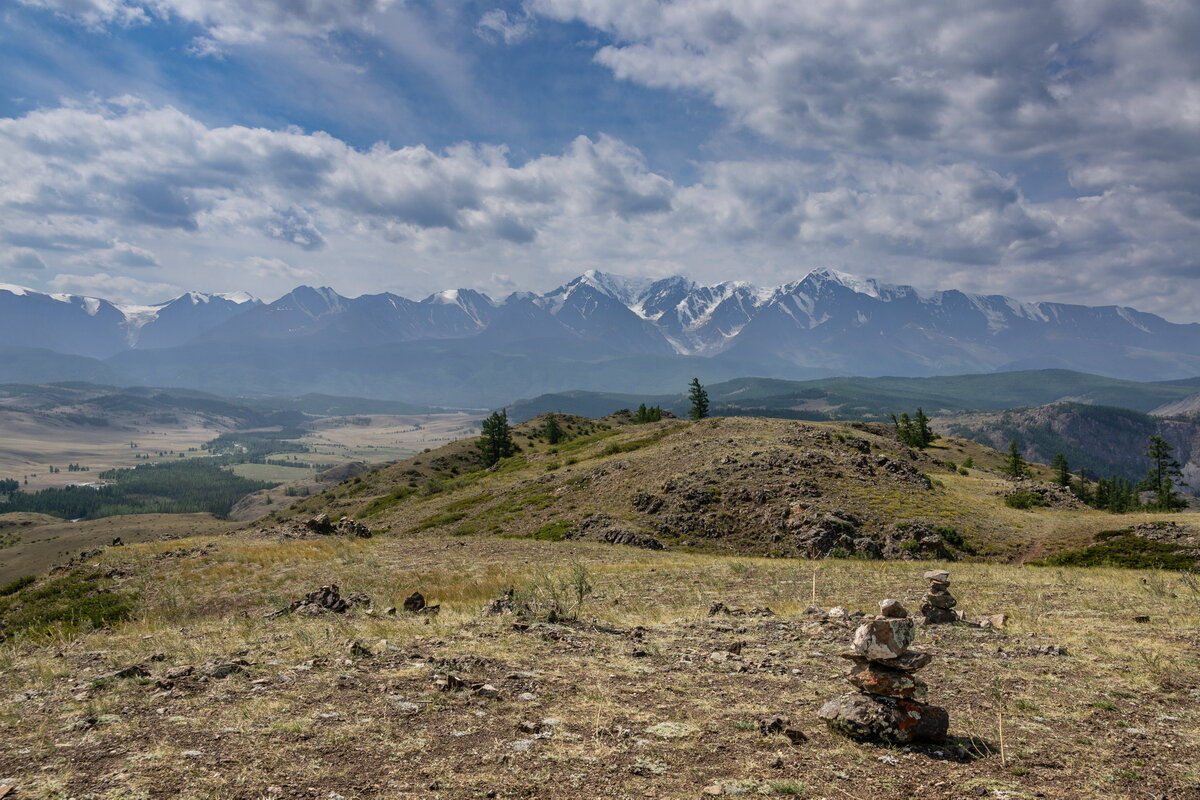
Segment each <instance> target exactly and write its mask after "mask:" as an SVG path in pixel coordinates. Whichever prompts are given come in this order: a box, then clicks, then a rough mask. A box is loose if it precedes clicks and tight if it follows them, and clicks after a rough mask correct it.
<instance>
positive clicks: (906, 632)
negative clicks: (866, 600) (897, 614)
mask: <svg viewBox="0 0 1200 800" xmlns="http://www.w3.org/2000/svg"><path fill="white" fill-rule="evenodd" d="M915 636H916V625H915V624H914V623H913V621H912V620H911V619H907V618H905V619H894V618H888V617H876V618H875V619H872V620H869V621H867V622H864V623H863V624H862V625H860V626H858V629H857V630H855V631H854V643H853V647H854V649H855V651H857V652H858V653H861V654H862V655H864V656H866V657H867V658H869V659H872V660H876V659H886V658H897V657H899V656H902V655H904V651H905V650H907V649H908V646H909V645H910V644H912V642H913V638H914V637H915Z"/></svg>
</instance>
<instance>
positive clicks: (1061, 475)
mask: <svg viewBox="0 0 1200 800" xmlns="http://www.w3.org/2000/svg"><path fill="white" fill-rule="evenodd" d="M1050 466H1051V467H1053V468H1054V482H1055V483H1057V484H1058V485H1059V486H1070V485H1071V465H1070V464H1068V463H1067V457H1066V456H1064V455H1063V454H1062V453H1056V454H1055V456H1054V460H1053V461H1051V462H1050Z"/></svg>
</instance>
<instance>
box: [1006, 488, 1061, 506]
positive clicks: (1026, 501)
mask: <svg viewBox="0 0 1200 800" xmlns="http://www.w3.org/2000/svg"><path fill="white" fill-rule="evenodd" d="M1004 505H1006V506H1008V507H1009V508H1019V509H1029V508H1033V507H1034V506H1048V505H1050V504H1049V503H1047V502H1046V500H1045V499H1044V498H1043V497H1042V496H1041V495H1039V494H1037V493H1035V492H1013V493H1012V494H1010V495H1007V496H1005V498H1004Z"/></svg>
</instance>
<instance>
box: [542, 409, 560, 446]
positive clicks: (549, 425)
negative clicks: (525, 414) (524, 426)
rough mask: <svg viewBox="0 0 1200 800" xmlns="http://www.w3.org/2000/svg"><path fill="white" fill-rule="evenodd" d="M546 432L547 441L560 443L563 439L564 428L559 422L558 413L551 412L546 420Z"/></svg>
mask: <svg viewBox="0 0 1200 800" xmlns="http://www.w3.org/2000/svg"><path fill="white" fill-rule="evenodd" d="M545 434H546V441H547V442H549V443H550V444H558V443H559V442H561V441H562V440H563V429H562V426H561V425H559V424H558V415H557V414H551V415H550V416H549V418H548V419H547V420H546V427H545Z"/></svg>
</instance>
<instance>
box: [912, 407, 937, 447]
mask: <svg viewBox="0 0 1200 800" xmlns="http://www.w3.org/2000/svg"><path fill="white" fill-rule="evenodd" d="M913 437H914V439H915V440H916V447H917V449H918V450H924V449H925V448H926V447H929V445H931V444H933V440H934V439H936V438H937V437H936V436H934V434H933V429H932V428H930V427H929V417H927V416H925V409H923V408H918V409H917V417H916V419H914V420H913Z"/></svg>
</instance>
